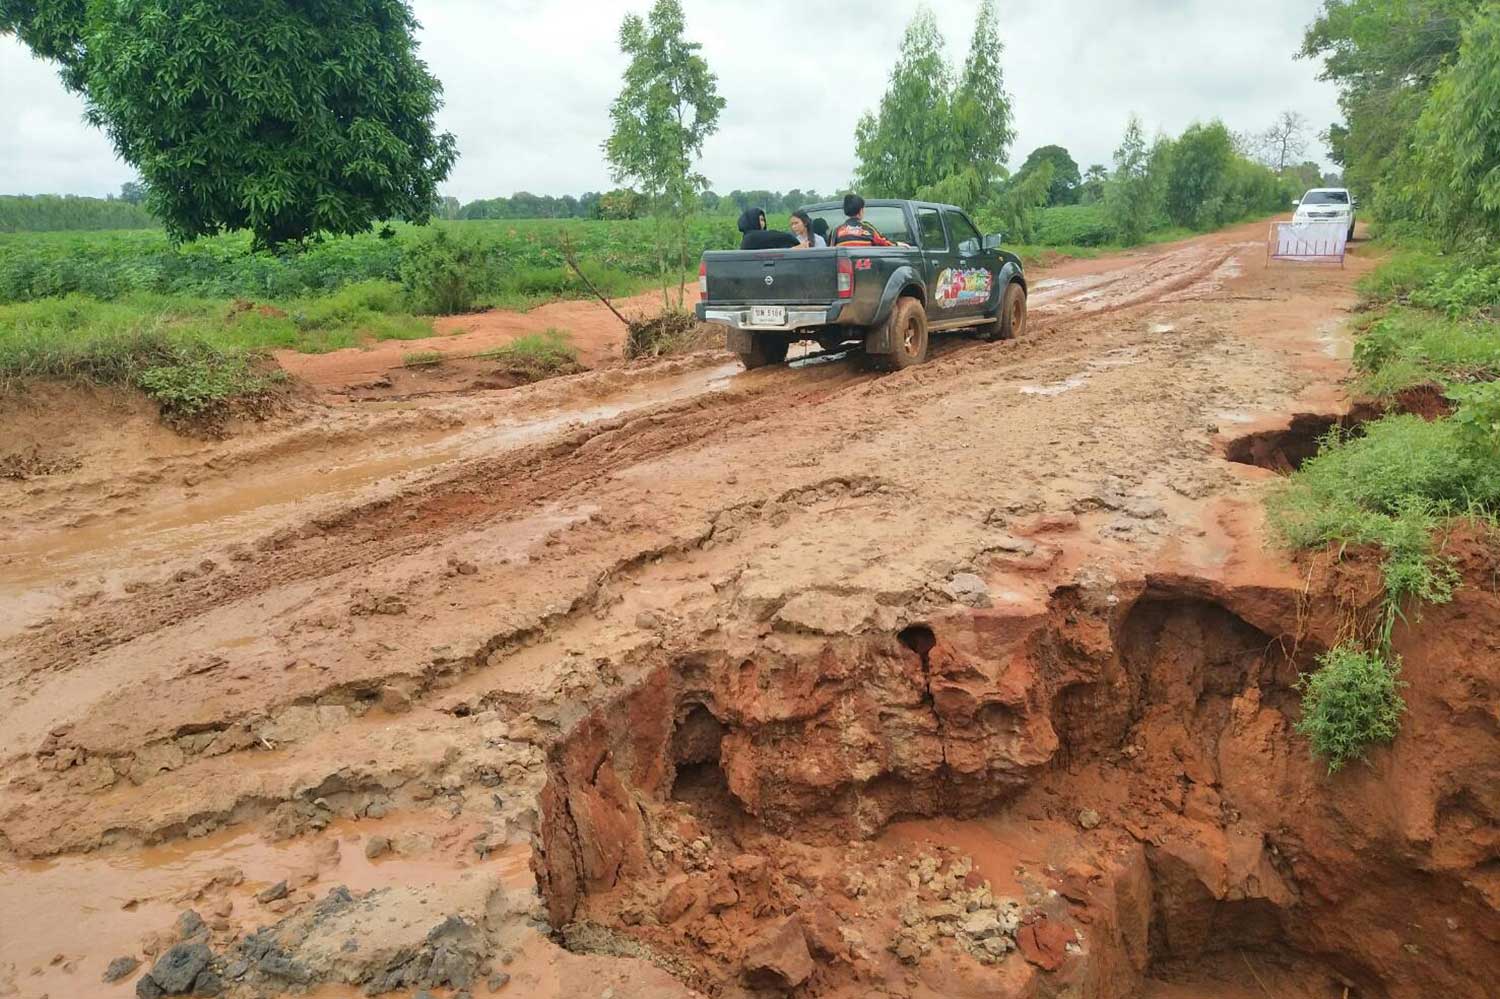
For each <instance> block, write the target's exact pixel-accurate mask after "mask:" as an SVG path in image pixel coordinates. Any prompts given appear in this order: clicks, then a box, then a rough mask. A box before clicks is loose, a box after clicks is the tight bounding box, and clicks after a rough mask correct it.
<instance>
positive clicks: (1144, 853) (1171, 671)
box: [534, 539, 1500, 999]
mask: <svg viewBox="0 0 1500 999" xmlns="http://www.w3.org/2000/svg"><path fill="white" fill-rule="evenodd" d="M1450 550H1451V551H1453V552H1455V553H1457V555H1458V556H1459V559H1460V563H1461V567H1462V568H1463V570H1464V572H1465V577H1466V579H1467V580H1468V582H1469V585H1466V586H1465V587H1464V588H1463V589H1461V590H1460V591H1459V593H1458V594H1457V596H1456V598H1455V600H1454V602H1453V603H1452V604H1450V605H1447V606H1443V607H1436V608H1431V609H1429V610H1428V611H1427V612H1426V618H1425V620H1424V621H1423V622H1422V623H1421V625H1420V626H1418V627H1415V628H1413V629H1411V630H1410V631H1409V632H1407V633H1406V634H1404V635H1403V637H1402V638H1401V639H1400V640H1399V642H1398V651H1399V652H1401V653H1402V654H1403V657H1404V661H1405V674H1404V675H1405V679H1406V680H1407V682H1408V683H1409V685H1410V686H1409V687H1408V688H1407V690H1406V699H1407V703H1408V711H1407V715H1406V720H1405V723H1404V728H1403V732H1402V735H1401V736H1400V738H1398V740H1397V741H1396V742H1395V744H1394V745H1393V746H1392V747H1390V748H1389V749H1386V748H1381V749H1378V750H1376V751H1375V752H1374V753H1373V754H1372V757H1371V765H1370V766H1362V765H1361V766H1356V767H1353V768H1351V769H1350V770H1348V771H1346V772H1344V773H1342V774H1340V775H1338V776H1336V777H1329V776H1327V775H1326V774H1325V773H1324V772H1323V770H1322V768H1321V767H1320V766H1319V764H1317V763H1316V762H1315V761H1314V760H1312V759H1310V758H1309V754H1308V750H1307V746H1306V743H1305V741H1303V740H1302V739H1301V738H1300V737H1298V736H1297V735H1296V734H1295V733H1294V732H1293V730H1292V725H1293V722H1294V720H1295V718H1296V717H1297V700H1298V694H1297V692H1296V690H1295V687H1294V684H1295V682H1296V679H1297V676H1298V673H1299V671H1303V670H1306V669H1308V668H1310V667H1311V666H1312V664H1313V657H1314V655H1315V654H1316V653H1317V652H1319V651H1322V650H1324V649H1327V648H1329V647H1330V646H1331V645H1333V644H1335V643H1336V642H1337V641H1338V640H1339V638H1340V637H1341V636H1342V635H1343V634H1344V633H1345V630H1346V628H1347V626H1348V624H1349V622H1350V621H1351V620H1352V619H1353V618H1354V617H1357V616H1358V615H1359V614H1361V613H1363V612H1364V611H1365V610H1367V607H1365V606H1364V605H1365V603H1366V602H1367V599H1368V597H1367V596H1366V595H1369V594H1373V593H1374V592H1377V589H1376V588H1372V587H1370V586H1369V585H1368V584H1369V583H1370V581H1371V580H1370V579H1369V578H1368V577H1369V575H1370V573H1372V572H1373V569H1371V567H1369V566H1363V567H1361V566H1359V565H1352V564H1349V563H1345V564H1342V565H1315V566H1313V568H1312V573H1311V581H1310V583H1309V586H1308V588H1307V589H1306V590H1297V589H1290V588H1284V587H1257V586H1239V587H1225V586H1222V585H1218V584H1216V583H1212V582H1208V581H1205V580H1201V579H1193V578H1182V577H1171V578H1167V577H1146V578H1143V579H1137V580H1133V581H1126V582H1122V583H1119V584H1117V585H1115V586H1113V587H1111V588H1089V587H1085V586H1067V587H1063V588H1060V589H1057V590H1055V591H1054V592H1053V594H1052V597H1051V599H1050V603H1049V605H1048V606H1047V607H1046V609H1045V610H1044V611H1042V612H1038V613H1030V614H1026V615H1024V616H1015V615H1008V614H1006V613H1004V612H1002V611H991V610H981V611H978V612H967V611H965V612H963V613H962V614H953V615H951V616H946V617H943V618H941V619H936V620H923V621H918V622H913V623H911V624H910V625H908V626H907V627H905V628H904V629H902V630H900V631H899V632H897V633H893V634H885V635H879V636H870V637H862V638H847V639H834V640H823V639H814V638H812V637H810V636H795V635H775V636H767V637H757V638H747V639H746V640H745V641H744V642H743V643H741V644H740V645H739V646H737V647H736V646H729V647H725V648H723V649H721V650H717V651H713V652H704V653H697V654H695V653H683V654H680V655H677V656H676V657H675V658H674V659H672V661H670V662H667V663H665V664H663V665H662V666H660V667H659V668H658V669H656V670H655V671H654V672H652V673H651V674H650V675H649V676H648V677H647V678H646V679H645V680H644V682H642V683H640V684H639V685H637V686H635V687H633V688H632V689H631V690H629V691H628V692H626V693H624V694H623V695H622V696H620V697H619V698H618V699H617V700H615V701H614V702H613V703H611V704H609V705H607V706H606V707H603V708H601V709H599V710H597V711H595V712H593V713H592V714H590V715H588V716H587V717H586V718H584V719H583V720H582V721H581V722H580V723H578V724H577V725H576V726H575V727H574V728H573V729H572V730H571V732H570V734H569V735H568V736H567V737H566V738H565V739H563V740H562V741H560V742H559V743H558V744H557V745H556V746H555V747H554V749H553V750H552V752H551V754H550V758H549V763H548V768H549V769H548V772H549V780H548V784H547V786H546V789H545V791H544V792H543V796H542V823H541V833H540V847H539V849H538V851H537V853H536V856H535V860H534V866H535V869H536V873H537V878H538V882H539V884H540V886H541V888H542V892H543V896H544V898H545V901H546V904H547V908H548V912H549V915H550V920H551V922H552V924H553V926H554V927H555V928H556V929H558V930H559V931H560V932H561V934H562V935H563V937H564V938H565V939H566V941H567V942H568V944H569V945H570V946H571V947H572V948H573V949H575V950H580V951H586V952H604V953H617V954H637V955H645V956H648V957H650V958H651V959H653V960H654V961H656V962H657V963H658V964H661V965H662V966H664V967H666V968H668V969H670V970H672V971H673V972H674V974H676V975H677V976H678V977H679V978H680V979H682V980H683V981H685V982H687V983H688V984H689V985H692V986H694V987H696V988H699V989H701V990H703V991H705V992H707V993H709V994H714V995H740V994H753V993H754V992H755V991H756V990H757V989H766V988H770V989H793V990H796V991H797V994H801V995H851V996H852V995H856V994H857V995H865V994H869V993H870V992H871V991H872V990H875V991H880V992H888V993H889V994H894V995H912V996H925V995H944V996H970V995H972V996H980V995H983V996H996V995H1003V996H1044V995H1069V996H1075V995H1076V996H1091V997H1092V996H1099V997H1104V996H1122V997H1124V996H1133V995H1138V994H1140V992H1141V990H1142V988H1143V987H1145V986H1146V983H1147V982H1148V980H1153V979H1160V980H1165V981H1174V980H1197V979H1198V978H1200V977H1201V976H1204V975H1209V976H1211V975H1212V973H1213V972H1212V969H1213V968H1215V967H1217V966H1218V964H1222V963H1223V962H1224V961H1225V960H1226V959H1230V958H1232V959H1234V961H1233V963H1232V964H1231V965H1229V970H1230V972H1236V973H1237V975H1238V978H1239V979H1242V980H1244V981H1245V982H1246V984H1247V985H1248V984H1250V983H1251V982H1252V981H1253V982H1255V983H1258V984H1259V986H1260V988H1262V989H1265V988H1272V989H1274V990H1275V991H1274V993H1273V994H1277V995H1291V996H1325V995H1326V996H1335V997H1337V996H1342V995H1344V994H1346V993H1345V991H1344V990H1347V995H1349V996H1358V997H1360V999H1373V997H1387V996H1388V997H1393V999H1397V997H1417V996H1431V995H1436V994H1448V995H1481V994H1484V993H1485V991H1486V990H1487V989H1488V988H1489V987H1490V983H1489V982H1488V980H1487V976H1488V974H1489V972H1488V971H1487V969H1492V968H1494V967H1497V966H1500V914H1497V905H1500V824H1497V818H1500V763H1497V761H1500V722H1497V719H1500V672H1497V670H1500V665H1497V663H1496V660H1495V657H1494V655H1493V650H1492V649H1491V648H1490V647H1489V643H1491V642H1492V638H1490V637H1486V636H1493V635H1494V634H1496V633H1497V632H1496V627H1497V625H1500V597H1497V595H1496V592H1495V587H1494V586H1493V571H1494V567H1495V564H1496V557H1495V552H1494V551H1493V549H1491V548H1489V547H1487V546H1486V545H1485V544H1484V543H1482V542H1479V541H1476V540H1473V539H1462V540H1460V541H1457V542H1454V543H1453V544H1452V545H1451V546H1450ZM1241 961H1242V962H1243V964H1241V963H1240V962H1241ZM1216 962H1217V963H1216ZM1247 971H1248V972H1249V975H1251V976H1253V979H1252V978H1251V977H1247V976H1246V972H1247ZM1226 994H1227V993H1226ZM1247 994H1255V993H1254V992H1253V990H1252V991H1250V992H1248V993H1247Z"/></svg>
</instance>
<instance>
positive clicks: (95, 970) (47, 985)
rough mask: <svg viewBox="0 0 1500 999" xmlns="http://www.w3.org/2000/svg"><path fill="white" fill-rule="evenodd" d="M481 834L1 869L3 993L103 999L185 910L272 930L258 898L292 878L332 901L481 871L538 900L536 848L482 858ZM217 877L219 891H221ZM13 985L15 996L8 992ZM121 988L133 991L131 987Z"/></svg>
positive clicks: (456, 832)
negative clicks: (345, 894) (386, 846)
mask: <svg viewBox="0 0 1500 999" xmlns="http://www.w3.org/2000/svg"><path fill="white" fill-rule="evenodd" d="M482 830H483V826H482V824H480V823H477V822H474V821H472V820H470V821H454V822H451V823H436V822H434V821H433V820H432V819H430V818H426V817H424V816H413V815H408V816H403V817H399V818H396V817H393V818H390V819H383V820H375V819H365V820H362V821H359V822H353V821H349V820H341V821H338V822H335V823H333V824H331V825H330V826H329V827H328V828H327V829H326V830H325V831H324V832H323V834H322V835H321V836H320V837H319V838H318V839H316V840H314V839H306V838H304V839H298V840H291V841H286V842H282V843H269V842H266V841H264V840H263V839H261V838H260V837H258V836H256V835H254V834H252V833H247V832H244V831H228V832H222V833H217V834H214V835H210V836H205V837H203V838H201V839H195V840H189V841H179V842H174V843H170V844H166V845H162V846H152V847H145V848H141V849H135V850H129V851H117V852H116V851H112V852H104V853H96V854H90V855H87V856H81V857H67V858H63V859H60V860H53V861H34V862H23V863H19V864H16V863H0V925H3V926H4V928H5V929H4V941H5V948H4V954H5V961H6V962H7V964H0V995H16V996H19V997H22V999H33V997H41V996H43V995H50V996H51V997H52V999H61V997H73V996H84V995H94V994H104V993H105V992H106V989H105V987H104V986H102V985H100V984H99V976H100V975H101V974H102V973H103V971H104V968H105V966H107V965H108V964H109V962H110V960H111V959H112V958H114V957H116V956H119V955H139V954H140V953H141V943H142V941H143V940H145V939H146V938H149V937H152V936H154V935H155V934H157V933H159V932H162V931H167V930H169V929H170V927H171V926H172V925H173V923H174V922H175V920H176V919H177V916H178V915H179V914H180V913H181V912H183V911H184V910H186V909H193V910H194V911H197V912H199V914H200V915H201V916H202V917H203V918H204V919H205V920H210V921H211V920H212V919H213V918H214V917H213V916H212V910H213V909H214V908H216V907H218V906H222V905H223V903H224V902H225V901H227V902H229V903H230V905H232V910H231V912H230V913H229V915H228V916H227V917H226V918H227V920H228V922H229V924H230V927H231V928H232V929H234V930H236V931H245V932H248V931H252V930H254V929H255V928H257V927H259V926H262V925H267V924H269V923H271V922H274V921H275V920H276V919H278V918H280V917H279V916H277V915H275V914H274V913H272V912H270V911H268V910H267V909H266V908H265V907H263V906H262V905H260V904H259V903H258V902H257V901H256V899H255V895H256V894H257V893H258V892H260V891H262V890H264V889H265V888H267V887H269V886H271V885H273V884H275V883H277V882H278V881H282V880H290V881H292V883H294V884H295V883H296V882H297V881H299V880H304V879H309V878H310V879H312V880H310V881H308V882H307V884H306V887H305V888H304V889H302V890H303V891H307V892H310V893H312V894H314V895H317V896H322V895H324V894H326V893H327V892H328V891H329V890H330V889H332V888H333V887H335V886H337V885H343V886H345V887H347V888H348V889H350V890H351V891H354V892H365V891H370V890H372V889H376V888H386V887H396V886H407V885H426V884H442V883H445V882H448V881H453V880H456V879H457V878H458V877H459V876H461V875H462V874H463V873H464V871H466V870H469V869H471V868H473V867H476V866H479V865H481V864H482V866H483V867H484V868H485V869H486V870H488V871H490V872H492V873H496V874H498V875H499V876H500V878H501V881H502V883H503V885H504V887H505V889H506V890H507V891H513V892H516V893H518V894H525V893H529V892H530V891H531V890H532V888H533V885H534V882H533V880H532V877H531V872H530V869H529V866H528V864H529V862H530V855H531V850H530V847H529V846H526V845H524V844H521V845H517V846H511V847H507V848H505V849H504V850H501V851H499V852H497V853H493V854H490V855H489V856H488V857H487V858H486V859H485V860H484V861H482V862H481V861H480V860H479V859H478V858H477V857H476V856H475V855H474V854H473V853H472V852H470V850H469V847H468V844H469V842H470V841H471V840H472V839H473V838H474V836H475V835H477V834H478V833H480V832H481V831H482ZM375 835H380V836H385V837H387V838H388V839H390V840H391V841H392V842H393V843H395V844H396V849H397V850H398V851H401V850H406V851H408V852H407V853H405V854H396V853H393V854H387V855H385V856H382V857H379V858H377V859H375V860H370V859H367V858H366V857H365V852H364V842H365V841H366V840H367V839H368V838H369V837H371V836H375ZM215 878H219V879H220V880H221V883H220V884H218V885H215V884H214V881H215ZM222 882H237V883H232V884H224V883H222ZM59 958H60V960H59ZM12 980H13V982H12ZM9 984H13V987H14V989H15V991H14V992H7V991H5V986H7V985H9ZM115 991H119V992H121V993H123V992H124V991H125V987H124V986H121V987H119V988H118V989H117V990H115ZM110 994H113V992H112V991H111V992H110ZM319 994H320V995H327V996H330V997H332V996H338V995H344V994H349V995H353V994H355V993H352V992H347V993H346V992H340V991H337V990H335V991H325V992H322V993H319Z"/></svg>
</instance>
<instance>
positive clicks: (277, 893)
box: [255, 881, 287, 905]
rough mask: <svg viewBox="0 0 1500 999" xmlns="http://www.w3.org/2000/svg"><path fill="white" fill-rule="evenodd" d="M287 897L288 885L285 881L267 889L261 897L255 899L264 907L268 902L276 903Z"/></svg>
mask: <svg viewBox="0 0 1500 999" xmlns="http://www.w3.org/2000/svg"><path fill="white" fill-rule="evenodd" d="M286 895H287V885H286V882H285V881H278V882H276V883H275V884H274V885H272V886H271V887H269V888H267V889H266V890H265V891H263V892H261V893H260V894H259V895H257V896H255V899H256V901H258V902H260V903H261V904H262V905H264V904H265V903H267V902H275V901H277V900H279V899H283V898H286Z"/></svg>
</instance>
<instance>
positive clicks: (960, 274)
mask: <svg viewBox="0 0 1500 999" xmlns="http://www.w3.org/2000/svg"><path fill="white" fill-rule="evenodd" d="M994 286H995V275H993V274H991V273H990V272H989V271H988V270H986V269H984V268H983V267H979V268H975V269H974V270H958V269H955V268H952V267H950V268H948V269H947V270H945V271H943V273H941V274H939V275H938V281H937V304H938V308H940V309H953V308H957V307H958V306H960V305H983V304H984V303H985V302H988V301H989V300H990V290H991V289H992V288H994Z"/></svg>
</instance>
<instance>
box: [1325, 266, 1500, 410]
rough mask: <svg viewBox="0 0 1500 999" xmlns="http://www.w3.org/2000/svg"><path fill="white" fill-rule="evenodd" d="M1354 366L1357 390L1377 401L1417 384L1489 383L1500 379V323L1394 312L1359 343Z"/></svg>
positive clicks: (1395, 309) (1398, 309) (1426, 312)
mask: <svg viewBox="0 0 1500 999" xmlns="http://www.w3.org/2000/svg"><path fill="white" fill-rule="evenodd" d="M1377 273H1378V272H1377ZM1354 364H1355V368H1356V370H1358V371H1359V373H1360V377H1359V379H1358V380H1357V381H1356V383H1355V387H1356V390H1357V391H1358V392H1359V393H1360V394H1361V395H1366V396H1370V397H1373V398H1377V399H1384V398H1390V397H1392V396H1394V395H1396V394H1397V393H1399V392H1400V391H1402V390H1403V389H1407V388H1411V387H1414V386H1417V385H1425V384H1431V383H1436V384H1438V385H1441V386H1444V387H1451V386H1454V385H1459V384H1464V383H1469V382H1476V381H1489V380H1492V379H1494V378H1495V377H1497V376H1500V323H1496V322H1493V321H1489V320H1482V319H1450V318H1448V317H1447V316H1446V315H1445V314H1442V313H1437V312H1433V311H1430V310H1426V309H1417V308H1411V307H1403V306H1397V307H1393V308H1391V309H1389V310H1388V311H1386V312H1385V313H1383V314H1381V315H1380V316H1379V318H1377V319H1375V320H1374V321H1373V322H1371V323H1370V324H1369V326H1368V327H1367V328H1366V330H1365V332H1364V333H1363V334H1361V335H1360V336H1359V338H1358V339H1357V340H1356V341H1355V346H1354Z"/></svg>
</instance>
